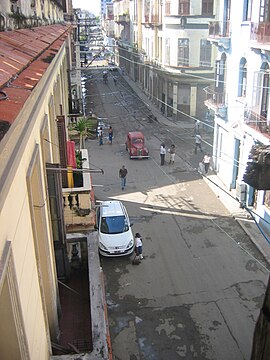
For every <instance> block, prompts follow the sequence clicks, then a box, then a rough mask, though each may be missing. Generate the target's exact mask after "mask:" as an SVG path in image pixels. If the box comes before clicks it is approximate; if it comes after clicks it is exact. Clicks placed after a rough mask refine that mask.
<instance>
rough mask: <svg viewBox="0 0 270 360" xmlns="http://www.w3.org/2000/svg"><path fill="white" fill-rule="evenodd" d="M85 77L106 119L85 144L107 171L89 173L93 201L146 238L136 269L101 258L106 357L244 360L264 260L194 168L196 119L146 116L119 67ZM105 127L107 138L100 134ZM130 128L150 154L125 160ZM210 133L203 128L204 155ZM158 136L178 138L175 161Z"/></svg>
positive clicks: (94, 106) (89, 97) (91, 106)
mask: <svg viewBox="0 0 270 360" xmlns="http://www.w3.org/2000/svg"><path fill="white" fill-rule="evenodd" d="M90 75H91V76H90ZM113 76H115V77H116V79H117V81H116V83H115V82H114V81H113ZM86 77H87V80H86V89H87V92H86V112H87V113H89V112H90V111H93V113H95V114H96V115H97V116H98V117H100V118H102V121H103V122H104V135H105V136H104V145H102V146H100V145H99V143H98V140H87V141H86V144H87V148H88V150H89V155H90V164H91V168H95V167H97V168H102V169H103V170H104V175H100V174H93V184H94V186H95V196H96V199H97V200H108V199H118V200H121V201H123V202H124V204H125V205H126V207H127V210H128V213H129V216H130V218H131V221H132V222H133V223H134V225H133V228H132V229H133V233H134V234H135V233H136V232H139V233H141V234H142V237H143V255H144V259H143V260H142V262H141V264H139V266H133V265H132V262H131V259H130V258H128V257H121V258H113V259H111V258H101V265H102V268H103V271H104V278H105V289H106V299H107V306H108V317H109V326H110V334H111V341H112V351H113V358H114V359H115V360H128V359H130V360H136V359H137V360H139V359H142V360H152V359H153V360H176V359H187V360H189V359H190V360H191V359H200V360H204V359H209V360H210V359H211V360H248V359H249V358H250V352H251V346H252V337H253V331H254V327H255V322H256V320H257V317H258V314H259V311H260V308H261V305H262V301H263V297H264V294H265V285H266V282H267V280H268V270H267V264H266V263H265V261H264V259H263V257H262V256H261V254H260V253H259V252H258V250H257V248H256V247H255V246H254V244H253V243H252V242H251V241H250V239H249V238H248V236H247V235H246V234H245V233H244V231H243V230H242V228H241V227H240V226H239V225H238V224H237V222H236V221H235V220H234V219H233V218H232V216H231V215H230V214H229V213H228V211H227V210H226V209H225V207H224V206H223V205H222V203H221V202H220V201H219V199H217V197H216V196H215V195H214V193H213V192H212V191H211V190H210V188H209V187H208V186H207V184H206V182H205V181H204V180H203V179H202V177H201V175H200V174H199V173H198V171H197V167H198V163H199V161H201V160H202V155H203V154H202V153H198V154H194V146H195V140H194V121H193V120H190V122H183V123H181V126H176V124H175V123H174V122H171V126H165V125H163V124H162V123H160V122H158V121H155V120H153V119H152V118H150V117H149V115H151V111H150V109H149V106H148V105H147V103H146V102H143V101H142V100H141V99H140V98H139V97H138V95H137V94H136V93H135V92H134V91H133V90H132V89H131V87H129V85H128V84H127V83H126V81H125V77H123V76H122V75H120V74H119V73H118V72H117V71H116V72H110V76H109V79H108V84H104V83H103V81H102V68H101V69H100V70H92V71H88V72H87V74H86ZM109 125H111V126H112V127H113V129H114V139H113V143H112V145H110V144H109V143H108V142H107V139H106V138H105V137H106V136H107V134H108V126H109ZM132 130H140V131H142V132H143V133H144V135H145V137H146V145H147V146H148V148H149V153H150V158H149V159H144V160H130V159H129V156H128V153H127V151H126V147H125V138H126V134H127V132H128V131H132ZM211 136H212V134H211V131H210V130H209V129H208V128H207V129H202V138H203V145H202V147H203V152H204V153H205V152H208V151H210V150H211V148H210V145H209V144H211ZM162 142H164V143H165V145H166V148H168V147H169V146H170V145H171V144H172V143H174V144H175V145H176V158H175V164H174V165H173V166H169V165H168V162H167V163H166V164H165V165H164V166H160V155H159V149H160V144H161V143H162ZM167 156H168V154H167ZM167 159H168V157H167ZM122 165H125V166H126V168H127V170H128V177H127V187H126V189H125V191H122V190H121V186H120V179H119V177H118V172H119V169H120V167H121V166H122ZM240 241H241V246H239V242H240Z"/></svg>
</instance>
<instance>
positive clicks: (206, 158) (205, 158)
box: [202, 154, 211, 174]
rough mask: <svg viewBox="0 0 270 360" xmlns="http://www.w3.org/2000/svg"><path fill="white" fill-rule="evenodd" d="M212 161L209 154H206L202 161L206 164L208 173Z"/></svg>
mask: <svg viewBox="0 0 270 360" xmlns="http://www.w3.org/2000/svg"><path fill="white" fill-rule="evenodd" d="M210 161H211V156H210V155H209V154H205V155H204V157H203V161H202V163H203V165H204V170H205V173H206V174H207V173H208V170H209V166H210Z"/></svg>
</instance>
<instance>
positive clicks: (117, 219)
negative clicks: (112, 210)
mask: <svg viewBox="0 0 270 360" xmlns="http://www.w3.org/2000/svg"><path fill="white" fill-rule="evenodd" d="M128 229H129V227H128V224H127V221H126V218H125V217H124V216H110V217H103V218H102V219H101V225H100V232H101V233H103V234H121V233H123V232H126V231H128Z"/></svg>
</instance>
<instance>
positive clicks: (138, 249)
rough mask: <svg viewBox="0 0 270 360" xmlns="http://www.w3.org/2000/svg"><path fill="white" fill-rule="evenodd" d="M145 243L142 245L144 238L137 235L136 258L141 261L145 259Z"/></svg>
mask: <svg viewBox="0 0 270 360" xmlns="http://www.w3.org/2000/svg"><path fill="white" fill-rule="evenodd" d="M142 250H143V243H142V237H141V235H140V233H136V234H135V256H136V257H138V258H139V259H140V260H142V259H143V254H142Z"/></svg>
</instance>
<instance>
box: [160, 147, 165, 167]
mask: <svg viewBox="0 0 270 360" xmlns="http://www.w3.org/2000/svg"><path fill="white" fill-rule="evenodd" d="M165 155H166V148H165V145H164V144H161V146H160V165H161V166H162V165H164V163H165Z"/></svg>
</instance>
